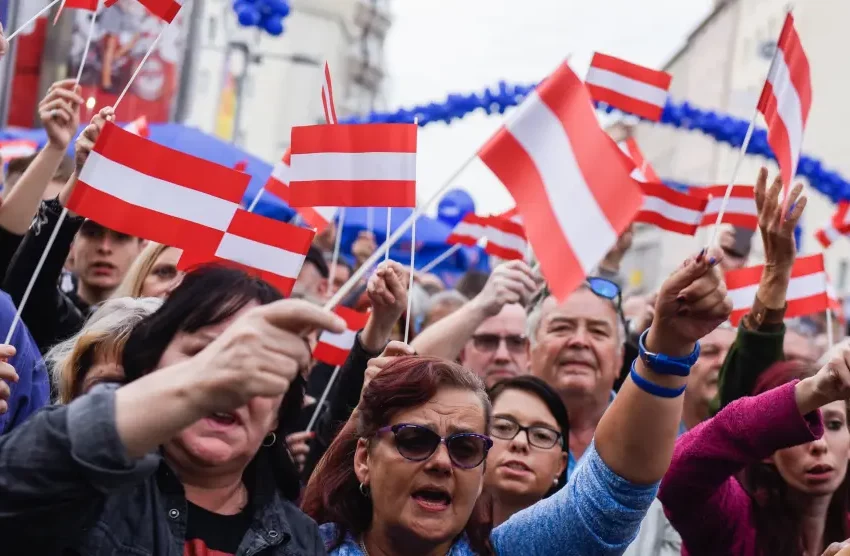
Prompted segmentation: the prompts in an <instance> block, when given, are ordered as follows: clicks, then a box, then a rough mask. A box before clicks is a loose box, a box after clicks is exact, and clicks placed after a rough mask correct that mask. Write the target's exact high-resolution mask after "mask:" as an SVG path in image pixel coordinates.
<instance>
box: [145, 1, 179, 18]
mask: <svg viewBox="0 0 850 556" xmlns="http://www.w3.org/2000/svg"><path fill="white" fill-rule="evenodd" d="M139 3H140V4H141V5H143V6H144V7H146V8H147V9H148V11H150V12H151V13H152V14H153V15H155V16H157V17H159V18H160V19H162V20H164V21H167V22H168V23H171V22H172V21H174V18H175V17H177V12H179V11H180V7H181V6H180V4H179V3H177V2H175V1H174V0H139Z"/></svg>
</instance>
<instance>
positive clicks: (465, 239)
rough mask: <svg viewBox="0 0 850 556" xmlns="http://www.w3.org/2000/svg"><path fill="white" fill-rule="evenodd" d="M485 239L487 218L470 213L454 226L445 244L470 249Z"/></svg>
mask: <svg viewBox="0 0 850 556" xmlns="http://www.w3.org/2000/svg"><path fill="white" fill-rule="evenodd" d="M486 237H487V217H484V216H478V215H476V214H474V213H471V212H470V213H469V214H467V215H466V216H464V217H463V218H462V219H461V220H460V222H458V223H457V224H456V225H455V227H454V229H453V230H452V233H451V234H449V237H447V238H446V243H448V244H449V245H455V244H458V243H460V244H461V245H468V246H470V247H472V246H474V245H476V244H477V243H478V242H479V241H480V240H481V239H483V238H486Z"/></svg>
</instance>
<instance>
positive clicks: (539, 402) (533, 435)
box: [484, 375, 570, 526]
mask: <svg viewBox="0 0 850 556" xmlns="http://www.w3.org/2000/svg"><path fill="white" fill-rule="evenodd" d="M489 393H490V402H491V403H492V404H493V423H492V424H491V425H490V437H491V438H492V439H493V447H492V448H491V449H490V453H489V454H488V455H487V469H486V471H485V473H484V488H485V490H486V491H487V493H488V495H489V498H490V500H491V503H492V511H493V525H494V526H497V525H500V524H502V523H504V522H505V521H507V519H508V518H509V517H511V516H512V515H513V514H515V513H517V512H518V511H520V510H524V509H525V508H527V507H529V506H531V505H532V504H535V503H537V502H539V501H540V500H542V499H543V498H544V497H545V496H547V495H548V494H551V493H554V492H556V491H557V490H558V489H559V488H560V487H561V486H563V485H564V484H566V476H565V475H564V471H565V470H566V468H567V453H568V446H567V442H568V439H569V437H570V420H569V417H568V416H567V408H566V407H564V402H563V401H561V397H560V396H558V394H557V393H556V392H555V391H554V390H553V389H552V388H551V387H550V386H549V385H548V384H546V383H545V382H544V381H542V380H540V379H539V378H537V377H535V376H530V375H525V376H518V377H514V378H509V379H507V380H502V381H500V382H497V383H496V384H494V385H493V387H492V388H490V391H489ZM523 433H524V434H523Z"/></svg>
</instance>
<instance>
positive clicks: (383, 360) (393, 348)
mask: <svg viewBox="0 0 850 556" xmlns="http://www.w3.org/2000/svg"><path fill="white" fill-rule="evenodd" d="M415 354H416V352H415V351H414V350H413V348H412V347H410V346H409V345H407V344H405V343H404V342H398V341H395V340H394V341H392V342H390V343H389V344H387V347H385V348H384V351H383V353H381V355H379V356H378V357H375V358H374V359H370V360H369V362H368V363H367V364H366V374H365V375H363V389H362V390H361V391H360V396H361V397H362V396H363V392H365V391H366V387H367V386H369V383H370V382H372V379H373V378H375V377H376V376H377V375H378V373H380V372H381V371H382V370H384V367H386V366H387V365H389V364H390V362H392V360H393V359H395V358H396V357H404V356H406V355H415Z"/></svg>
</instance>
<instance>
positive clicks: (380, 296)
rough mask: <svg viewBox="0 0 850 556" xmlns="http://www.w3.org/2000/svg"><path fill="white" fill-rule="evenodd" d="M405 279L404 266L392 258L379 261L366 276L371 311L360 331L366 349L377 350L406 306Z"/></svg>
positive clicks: (385, 340) (384, 342) (407, 279)
mask: <svg viewBox="0 0 850 556" xmlns="http://www.w3.org/2000/svg"><path fill="white" fill-rule="evenodd" d="M409 280H410V275H409V274H408V273H407V269H406V268H405V267H404V266H403V265H401V264H399V263H397V262H395V261H385V262H383V263H381V264H380V265H378V268H377V270H376V271H375V273H374V274H373V275H372V276H371V277H370V278H369V281H368V282H367V284H366V295H368V296H369V301H370V302H371V304H372V314H371V315H369V320H368V322H367V323H366V327H365V328H364V329H363V333H362V334H361V335H360V341H361V343H362V344H363V347H364V348H366V350H367V351H370V352H372V353H375V352H377V351H380V350H381V349H383V348H384V346H385V345H386V344H387V341H389V338H390V335H391V334H392V331H393V327H394V326H395V324H396V322H398V319H400V318H401V315H403V314H404V311H405V310H407V286H408V283H409Z"/></svg>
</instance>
